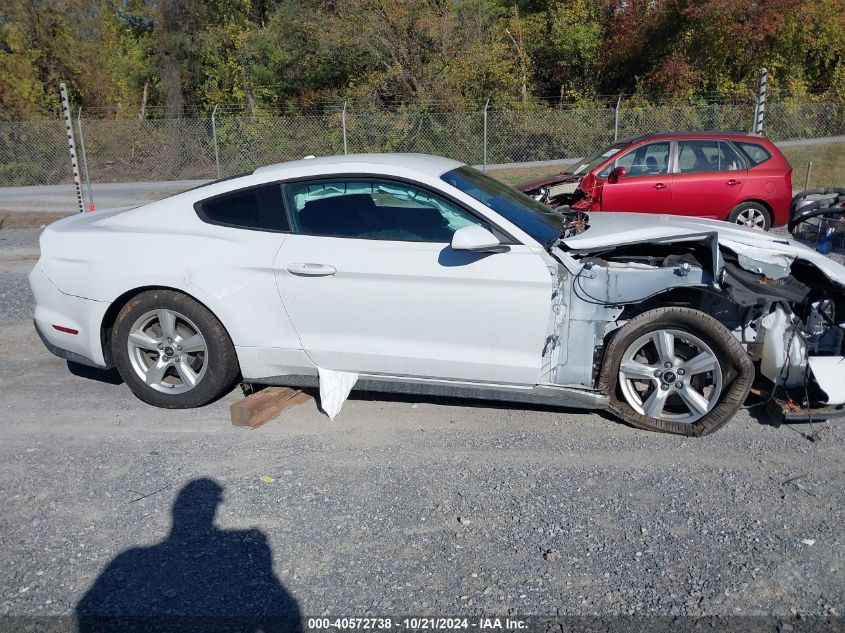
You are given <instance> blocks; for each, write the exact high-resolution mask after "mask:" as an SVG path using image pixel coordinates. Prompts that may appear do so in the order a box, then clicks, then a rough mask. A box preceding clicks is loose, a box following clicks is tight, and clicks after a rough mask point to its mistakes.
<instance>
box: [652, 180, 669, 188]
mask: <svg viewBox="0 0 845 633" xmlns="http://www.w3.org/2000/svg"><path fill="white" fill-rule="evenodd" d="M654 188H655V189H668V188H669V185H664V184H663V183H662V182H659V183H657V184H656V185H654Z"/></svg>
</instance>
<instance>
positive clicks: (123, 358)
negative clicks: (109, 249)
mask: <svg viewBox="0 0 845 633" xmlns="http://www.w3.org/2000/svg"><path fill="white" fill-rule="evenodd" d="M111 347H112V354H113V356H114V360H115V364H116V365H117V369H118V371H119V372H120V375H121V377H122V378H123V380H124V381H126V384H127V385H129V388H130V389H131V390H132V392H133V393H134V394H135V395H136V396H138V397H139V398H140V399H141V400H143V401H144V402H147V403H149V404H153V405H155V406H158V407H165V408H168V409H184V408H190V407H199V406H202V405H204V404H207V403H209V402H211V401H212V400H215V399H216V398H219V397H220V396H221V395H223V394H224V393H226V391H228V390H229V389H230V388H231V387H232V384H233V383H234V381H235V379H236V378H237V375H238V363H237V358H236V356H235V348H234V346H233V345H232V341H231V340H230V339H229V335H228V334H227V332H226V329H225V328H224V327H223V325H222V324H221V323H220V321H219V320H218V319H217V317H215V316H214V315H213V314H212V313H211V312H210V311H209V310H208V308H206V307H205V306H203V305H202V304H200V303H198V302H197V301H195V300H193V299H191V298H190V297H188V296H186V295H184V294H182V293H179V292H175V291H173V290H150V291H147V292H143V293H141V294H139V295H137V296H135V297H133V298H132V299H130V300H129V302H128V303H127V304H126V305H125V306H123V308H122V309H121V311H120V313H119V314H118V315H117V319H116V320H115V324H114V328H113V329H112V337H111Z"/></svg>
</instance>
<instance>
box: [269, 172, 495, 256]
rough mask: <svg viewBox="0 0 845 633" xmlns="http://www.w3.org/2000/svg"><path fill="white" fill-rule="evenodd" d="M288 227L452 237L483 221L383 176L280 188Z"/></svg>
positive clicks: (414, 238) (363, 235) (377, 236)
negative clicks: (288, 210)
mask: <svg viewBox="0 0 845 633" xmlns="http://www.w3.org/2000/svg"><path fill="white" fill-rule="evenodd" d="M285 192H286V195H287V198H288V203H289V206H290V208H291V210H292V212H293V216H294V218H293V219H294V228H295V230H296V231H297V232H298V233H304V234H306V235H323V236H328V237H350V238H359V239H371V240H394V241H403V242H442V243H448V242H450V241H451V240H452V234H453V233H454V232H455V231H457V230H458V229H460V228H462V227H465V226H470V225H472V224H477V225H479V226H485V223H484V222H483V221H482V220H481V219H479V218H476V217H475V216H474V215H472V214H470V213H468V212H466V211H464V210H463V209H461V208H460V207H459V206H457V205H455V204H453V203H451V202H449V201H448V200H446V199H444V198H441V197H440V196H436V195H434V194H432V193H430V192H428V191H426V190H424V189H421V188H418V187H415V186H413V185H408V184H404V183H399V182H391V181H386V180H357V179H356V180H338V181H320V182H306V183H293V184H288V185H286V186H285Z"/></svg>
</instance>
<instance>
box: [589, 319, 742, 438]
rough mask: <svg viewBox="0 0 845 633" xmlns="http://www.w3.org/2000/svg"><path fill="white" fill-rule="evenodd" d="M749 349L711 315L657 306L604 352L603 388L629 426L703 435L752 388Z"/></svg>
mask: <svg viewBox="0 0 845 633" xmlns="http://www.w3.org/2000/svg"><path fill="white" fill-rule="evenodd" d="M753 374H754V368H753V365H752V364H751V360H750V359H749V357H748V354H747V353H746V351H745V350H744V349H743V348H742V346H741V345H740V344H739V342H738V341H737V340H736V339H735V338H734V337H733V335H732V334H731V333H730V332H729V331H728V330H727V329H726V328H725V327H724V326H723V325H722V324H721V323H719V322H718V321H717V320H716V319H714V318H713V317H711V316H709V315H707V314H704V313H702V312H698V311H697V310H692V309H689V308H674V307H673V308H659V309H657V310H650V311H648V312H645V313H643V314H641V315H639V316H638V317H636V318H634V319H632V320H631V321H629V322H628V323H627V324H625V326H623V327H622V328H621V329H620V330H619V331H618V332H616V334H615V335H614V336H613V339H612V340H611V342H610V344H609V345H608V347H607V350H606V353H605V361H604V364H603V366H602V371H601V376H600V384H601V386H602V388H603V389H604V390H605V391H606V393H607V394H608V396H609V398H610V408H611V410H612V411H613V412H615V413H616V414H617V415H619V417H621V418H622V419H623V420H625V421H626V422H628V423H629V424H631V425H633V426H636V427H639V428H642V429H648V430H651V431H662V432H665V433H675V434H678V435H689V436H698V435H707V434H708V433H712V432H713V431H716V430H717V429H719V428H721V427H722V426H724V425H725V424H727V422H728V421H729V420H730V419H731V418H732V417H733V416H734V414H736V412H737V411H738V410H739V408H740V407H741V406H742V404H743V402H744V401H745V398H746V396H747V395H748V391H749V389H750V388H751V382H752V379H753Z"/></svg>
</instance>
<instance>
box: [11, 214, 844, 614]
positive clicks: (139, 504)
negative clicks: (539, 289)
mask: <svg viewBox="0 0 845 633" xmlns="http://www.w3.org/2000/svg"><path fill="white" fill-rule="evenodd" d="M37 233H38V231H32V230H20V231H15V230H4V231H0V315H1V316H2V317H3V318H2V325H0V349H2V361H0V437H2V441H0V615H47V614H71V613H73V612H74V611H75V610H76V609H77V605H78V604H79V603H80V600H82V598H83V596H84V595H85V594H86V592H89V589H90V588H91V587H92V583H94V582H95V581H96V580H97V579H98V577H99V578H100V581H99V582H98V584H97V588H96V589H95V590H93V591H90V592H89V593H88V596H87V598H85V600H84V601H83V611H84V610H85V609H87V608H95V609H101V610H103V611H106V612H114V611H116V610H122V611H123V612H130V613H142V614H148V613H156V614H167V613H173V612H179V611H185V610H188V611H192V612H205V613H228V614H238V613H247V614H249V613H254V612H255V610H256V609H258V608H259V607H258V606H256V605H258V604H259V603H260V604H272V605H273V607H272V608H275V609H276V610H277V611H284V610H287V611H288V612H293V611H295V610H297V609H298V611H299V612H300V613H302V614H305V615H320V614H324V613H328V614H332V615H341V616H342V615H364V614H366V613H372V614H382V615H384V614H393V615H398V614H435V615H456V614H500V615H504V614H518V615H520V616H528V615H557V614H626V613H634V614H641V615H649V614H662V615H727V616H730V615H738V614H742V615H755V614H756V615H778V616H784V617H789V616H790V615H791V614H796V613H797V614H807V615H837V614H839V613H842V612H843V611H845V569H843V567H845V562H843V561H845V530H843V525H845V427H843V425H842V424H841V423H840V424H839V425H837V424H836V423H829V424H823V425H816V426H815V431H816V433H817V439H816V441H809V440H808V439H806V437H805V436H803V435H802V434H801V433H809V432H810V429H809V427H806V425H805V426H802V427H801V428H800V429H799V428H798V427H795V428H789V427H781V428H779V429H775V428H772V427H769V426H766V425H764V424H762V423H761V422H760V421H758V420H757V419H755V417H753V416H752V415H751V414H756V410H752V411H748V412H742V413H741V414H740V415H738V416H737V418H736V419H735V420H734V421H733V422H732V423H731V424H729V425H728V426H727V427H726V428H725V429H724V430H722V431H720V432H719V433H717V434H716V435H714V436H712V437H708V438H704V439H697V440H691V439H681V438H677V437H671V436H662V435H656V434H648V433H644V432H641V431H637V430H634V429H630V428H627V427H625V426H623V425H621V424H619V423H617V422H616V421H614V420H613V419H611V418H610V417H607V416H603V415H599V414H590V413H581V412H572V411H565V410H554V409H544V408H534V409H530V410H524V409H519V408H507V407H499V406H490V405H486V404H481V403H467V402H458V401H443V400H434V399H419V400H414V399H403V398H391V399H371V398H368V397H366V396H356V397H353V399H351V400H350V401H348V402H347V403H346V405H345V407H344V409H343V411H342V413H341V415H340V416H339V417H338V418H337V419H336V420H335V422H333V423H332V422H329V420H328V418H326V417H325V416H323V415H322V414H321V413H320V412H319V411H318V410H317V408H316V406H315V405H314V404H313V403H307V404H304V405H300V406H298V407H296V408H295V409H292V410H290V411H289V412H287V413H286V414H285V415H284V416H283V418H282V419H279V420H276V421H273V422H271V423H269V424H267V425H265V426H264V427H262V428H260V429H258V430H254V431H249V430H245V429H236V428H233V427H231V426H230V424H229V420H228V406H229V405H230V404H231V403H232V402H234V401H235V400H237V398H238V397H240V396H239V394H238V393H232V394H230V395H229V396H227V397H226V398H224V399H223V400H222V401H220V402H217V403H215V404H213V405H210V406H208V407H205V408H203V409H199V410H191V411H165V410H159V409H154V408H151V407H148V406H147V405H144V404H143V403H141V402H140V401H139V400H137V399H135V398H134V397H133V396H132V395H131V393H130V392H129V390H128V388H127V387H126V386H125V385H123V384H115V383H118V382H119V381H117V380H115V379H114V378H115V377H114V376H113V375H110V374H104V375H99V374H98V375H93V374H90V373H89V374H88V375H76V374H79V373H82V372H80V371H79V370H76V373H73V372H71V371H69V369H68V366H67V364H66V363H65V362H64V361H62V360H60V359H58V358H55V357H53V356H51V355H50V354H49V353H48V352H47V351H46V350H45V349H44V348H43V346H42V345H41V343H40V341H39V340H38V338H37V336H36V334H35V332H34V330H33V328H32V326H31V324H30V318H31V308H32V306H31V297H30V295H29V290H28V287H27V285H26V273H27V271H28V269H29V268H31V266H32V264H33V263H34V260H35V258H36V257H37ZM799 430H800V431H801V433H799V432H797V431H799ZM262 476H268V478H266V482H265V481H262V479H261V477H262ZM203 478H209V479H211V480H213V481H214V482H216V483H217V484H218V485H219V486H220V487H221V489H222V500H221V501H220V504H219V507H217V513H216V526H217V528H216V529H214V528H212V527H211V525H210V524H209V521H210V516H211V512H212V511H213V510H214V508H215V503H216V501H215V494H216V493H215V490H214V488H215V486H214V484H213V483H211V482H208V481H203ZM270 478H272V479H270ZM196 480H200V481H199V482H196ZM788 480H792V481H791V482H789V481H788ZM191 482H195V483H193V484H191ZM189 484H190V485H189ZM186 486H187V488H186ZM180 491H184V492H183V494H182V495H181V498H180V500H179V503H178V505H177V510H176V513H175V515H173V514H172V507H173V505H174V501H176V499H177V495H179V494H180ZM144 495H149V496H146V497H144ZM141 497H143V498H141ZM174 517H175V520H176V521H175V525H174ZM172 527H173V528H174V530H173V532H171V528H172ZM132 548H147V549H145V550H137V549H136V550H134V551H133V552H130V553H129V554H126V555H124V556H121V558H120V559H118V560H117V561H115V562H114V563H113V564H112V566H111V567H110V568H109V571H108V572H107V573H105V574H104V573H103V572H104V570H105V569H106V568H107V566H108V565H109V564H110V562H111V561H113V560H114V559H115V557H117V556H118V555H120V554H121V553H124V552H127V550H131V549H132ZM271 565H272V570H271V569H270V566H271ZM245 596H246V597H245ZM268 596H269V597H268ZM262 601H263V602H262ZM109 610H111V611H109ZM840 622H841V621H839V620H838V619H837V622H836V624H837V626H839V623H840Z"/></svg>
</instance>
